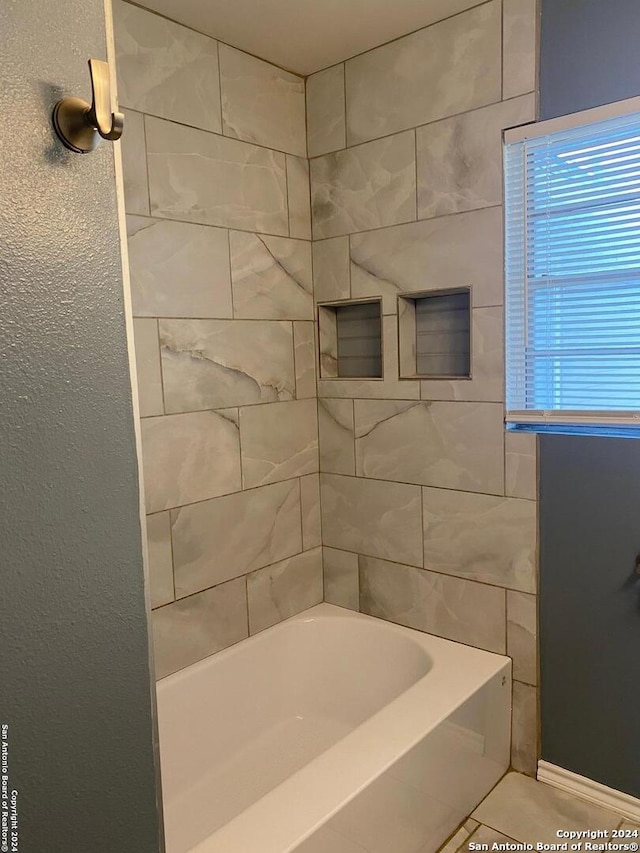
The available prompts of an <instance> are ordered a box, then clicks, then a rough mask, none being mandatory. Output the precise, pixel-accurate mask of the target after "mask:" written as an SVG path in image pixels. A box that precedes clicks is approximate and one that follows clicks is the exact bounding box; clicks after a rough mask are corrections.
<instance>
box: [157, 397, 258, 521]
mask: <svg viewBox="0 0 640 853" xmlns="http://www.w3.org/2000/svg"><path fill="white" fill-rule="evenodd" d="M235 414H236V412H235V410H232V412H230V413H229V414H226V413H224V412H190V413H189V414H186V415H170V416H165V417H160V418H145V419H144V420H143V421H142V424H141V426H142V459H143V463H144V491H145V503H146V508H147V512H158V511H159V510H162V509H169V508H170V507H175V506H182V505H183V504H187V503H193V502H194V501H202V500H206V499H207V498H213V497H216V496H217V495H227V494H229V493H230V492H236V491H239V490H240V488H241V480H240V434H239V431H238V425H237V422H236V420H234V415H235Z"/></svg>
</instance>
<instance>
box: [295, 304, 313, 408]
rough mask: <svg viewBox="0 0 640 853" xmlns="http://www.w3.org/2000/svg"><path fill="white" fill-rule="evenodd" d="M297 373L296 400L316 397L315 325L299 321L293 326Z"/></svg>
mask: <svg viewBox="0 0 640 853" xmlns="http://www.w3.org/2000/svg"><path fill="white" fill-rule="evenodd" d="M293 346H294V356H295V371H296V399H297V400H304V399H306V398H309V397H313V398H315V397H316V344H315V334H314V324H313V323H312V322H304V321H302V320H298V321H296V322H294V324H293Z"/></svg>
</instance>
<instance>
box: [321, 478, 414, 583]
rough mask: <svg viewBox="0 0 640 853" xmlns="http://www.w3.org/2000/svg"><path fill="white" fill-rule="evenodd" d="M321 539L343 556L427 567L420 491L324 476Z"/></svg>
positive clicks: (393, 485) (412, 487)
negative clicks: (364, 556)
mask: <svg viewBox="0 0 640 853" xmlns="http://www.w3.org/2000/svg"><path fill="white" fill-rule="evenodd" d="M320 485H321V494H322V536H323V542H324V544H325V545H328V546H329V547H331V548H339V549H341V550H344V551H354V552H356V553H359V554H369V555H371V556H373V557H385V558H387V559H389V560H397V561H398V562H403V563H410V564H411V565H414V566H421V565H422V542H421V538H422V519H421V497H420V488H419V487H418V486H407V485H404V484H400V483H383V482H380V481H377V480H364V479H360V478H357V477H343V476H339V475H336V474H322V475H321V477H320Z"/></svg>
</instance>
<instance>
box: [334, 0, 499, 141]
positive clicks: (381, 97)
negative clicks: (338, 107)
mask: <svg viewBox="0 0 640 853" xmlns="http://www.w3.org/2000/svg"><path fill="white" fill-rule="evenodd" d="M500 9H501V4H500V3H499V2H497V0H493V2H491V3H487V4H485V5H483V6H479V7H478V8H477V9H472V10H470V11H468V12H465V13H463V14H460V15H456V16H455V17H453V18H449V19H447V20H445V21H441V22H440V23H438V24H433V25H432V26H430V27H426V28H425V29H422V30H419V31H418V32H415V33H413V34H411V35H408V36H405V37H404V38H401V39H396V40H395V41H392V42H390V43H389V44H386V45H383V46H382V47H378V48H376V49H374V50H371V51H369V52H368V53H364V54H362V55H361V56H357V57H355V58H354V59H350V60H349V61H348V62H347V63H346V87H347V141H348V143H349V144H350V145H353V144H355V143H357V142H364V141H365V140H368V139H374V138H375V137H378V136H386V135H387V134H389V133H396V132H397V131H399V130H405V129H406V128H408V127H416V126H417V125H419V124H426V122H429V121H435V120H436V119H439V118H443V117H445V116H449V115H454V114H455V113H460V112H463V111H464V110H470V109H473V108H474V107H479V106H484V105H485V104H491V103H494V102H495V101H499V100H500V92H501V80H500V74H501V62H500V38H501V21H500Z"/></svg>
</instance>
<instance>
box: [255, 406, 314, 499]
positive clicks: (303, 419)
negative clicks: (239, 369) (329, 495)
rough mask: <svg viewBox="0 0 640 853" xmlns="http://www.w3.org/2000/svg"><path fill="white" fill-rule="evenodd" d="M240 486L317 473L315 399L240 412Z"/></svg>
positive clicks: (263, 483) (257, 407)
mask: <svg viewBox="0 0 640 853" xmlns="http://www.w3.org/2000/svg"><path fill="white" fill-rule="evenodd" d="M240 444H241V447H242V485H243V488H245V489H252V488H254V487H255V486H265V485H266V484H267V483H276V482H278V481H279V480H288V479H290V478H291V477H301V476H302V475H303V474H312V473H314V472H317V470H318V412H317V404H316V401H315V400H294V401H292V402H290V403H270V404H266V405H264V406H248V407H247V408H242V409H240Z"/></svg>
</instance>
